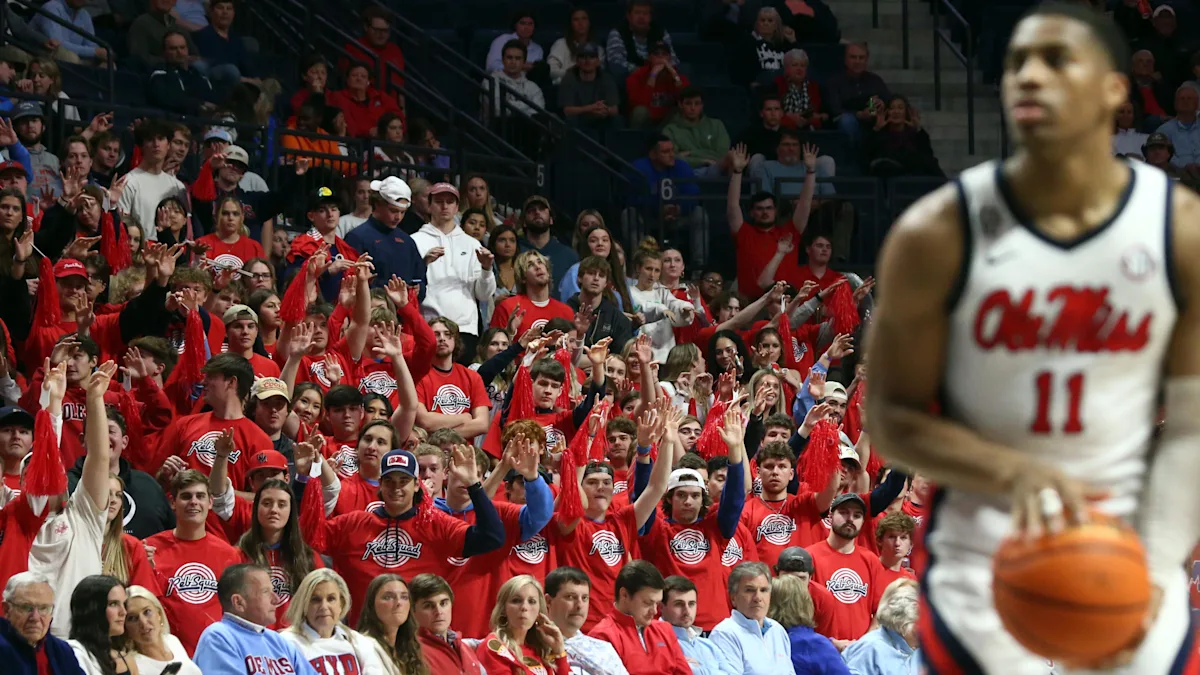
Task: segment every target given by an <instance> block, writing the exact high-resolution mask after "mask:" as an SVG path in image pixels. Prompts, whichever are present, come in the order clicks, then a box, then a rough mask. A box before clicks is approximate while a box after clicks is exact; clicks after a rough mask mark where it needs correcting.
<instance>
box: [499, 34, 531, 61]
mask: <svg viewBox="0 0 1200 675" xmlns="http://www.w3.org/2000/svg"><path fill="white" fill-rule="evenodd" d="M510 49H519V50H520V51H521V58H523V59H525V58H529V49H527V48H526V47H525V45H524V44H523V43H522V42H521V41H520V40H517V39H512V40H509V41H508V42H505V43H504V48H503V49H501V50H500V55H501V56H503V55H504V54H505V53H507V52H508V50H510Z"/></svg>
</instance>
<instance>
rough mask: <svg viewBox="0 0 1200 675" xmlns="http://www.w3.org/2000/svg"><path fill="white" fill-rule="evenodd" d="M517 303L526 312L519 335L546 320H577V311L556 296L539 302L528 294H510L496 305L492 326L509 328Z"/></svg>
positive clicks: (542, 324)
mask: <svg viewBox="0 0 1200 675" xmlns="http://www.w3.org/2000/svg"><path fill="white" fill-rule="evenodd" d="M517 305H521V309H522V310H524V312H525V318H524V319H522V320H521V325H520V326H518V327H517V335H518V336H520V335H524V334H525V331H527V330H529V329H531V328H537V327H538V326H544V325H546V322H547V321H549V320H550V319H555V318H558V319H566V320H567V321H574V320H575V312H573V311H571V308H570V307H568V306H567V305H566V304H565V303H562V302H559V301H558V300H555V299H554V298H550V299H549V300H547V301H546V302H544V303H541V304H538V303H535V302H534V301H533V300H531V299H530V298H529V296H527V295H510V296H509V297H507V298H505V299H504V300H501V301H500V304H498V305H496V311H495V312H493V313H492V323H491V325H492V327H493V328H508V318H509V317H510V316H512V314H513V312H514V311H516V308H517Z"/></svg>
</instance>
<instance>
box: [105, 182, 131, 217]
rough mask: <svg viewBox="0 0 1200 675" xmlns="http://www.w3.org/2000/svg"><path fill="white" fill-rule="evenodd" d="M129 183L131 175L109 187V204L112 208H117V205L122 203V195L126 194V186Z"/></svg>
mask: <svg viewBox="0 0 1200 675" xmlns="http://www.w3.org/2000/svg"><path fill="white" fill-rule="evenodd" d="M128 182H129V174H125V175H124V176H121V177H119V178H117V179H116V180H114V181H113V182H112V185H110V186H109V187H108V204H109V206H110V207H111V208H114V209H115V208H117V204H119V203H120V202H121V195H122V194H124V193H125V185H126V184H127V183H128Z"/></svg>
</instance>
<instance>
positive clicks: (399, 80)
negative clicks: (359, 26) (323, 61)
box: [338, 6, 404, 91]
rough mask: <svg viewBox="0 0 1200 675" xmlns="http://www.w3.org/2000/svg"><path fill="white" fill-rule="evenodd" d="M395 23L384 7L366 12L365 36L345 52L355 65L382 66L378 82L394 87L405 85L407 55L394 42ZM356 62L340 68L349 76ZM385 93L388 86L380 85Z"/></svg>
mask: <svg viewBox="0 0 1200 675" xmlns="http://www.w3.org/2000/svg"><path fill="white" fill-rule="evenodd" d="M391 37H392V20H391V18H390V17H389V16H388V11H387V10H386V9H384V8H383V7H379V6H372V7H367V8H366V9H365V10H363V36H362V37H361V38H359V39H358V40H357V41H355V42H347V43H346V44H345V46H343V47H342V49H344V50H346V54H347V56H348V57H349V58H350V59H353V60H354V61H353V62H358V63H372V64H378V70H377V71H376V72H374V73H372V78H371V80H372V81H374V82H390V84H391V85H392V86H393V87H397V88H403V86H404V52H402V51H401V50H400V48H399V47H397V46H396V45H395V44H394V43H393V42H392V41H391ZM351 63H352V62H351V61H348V60H343V61H342V62H341V63H339V64H338V69H339V70H341V71H342V73H343V74H347V68H349V66H350V64H351ZM380 88H381V89H383V90H384V91H386V90H387V87H384V86H382V85H381V86H380Z"/></svg>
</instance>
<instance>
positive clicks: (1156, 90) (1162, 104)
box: [1129, 49, 1175, 129]
mask: <svg viewBox="0 0 1200 675" xmlns="http://www.w3.org/2000/svg"><path fill="white" fill-rule="evenodd" d="M1131 64H1132V66H1131V67H1130V69H1129V102H1130V103H1133V104H1136V105H1138V106H1139V107H1140V108H1141V109H1142V111H1143V113H1144V115H1145V117H1146V120H1145V122H1146V125H1147V127H1148V128H1150V129H1157V128H1158V127H1159V126H1161V125H1162V123H1163V122H1166V121H1167V120H1168V119H1170V118H1171V117H1173V116H1174V115H1175V105H1174V104H1175V97H1174V96H1173V95H1172V94H1171V85H1169V84H1167V83H1166V82H1164V81H1163V80H1162V74H1161V73H1159V72H1157V71H1156V70H1155V68H1154V54H1152V53H1151V52H1150V50H1149V49H1141V50H1138V51H1136V52H1134V54H1133V57H1132V59H1131ZM1139 129H1140V127H1139Z"/></svg>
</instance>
